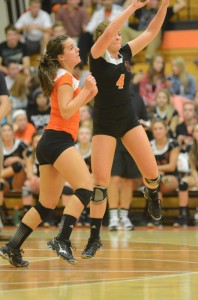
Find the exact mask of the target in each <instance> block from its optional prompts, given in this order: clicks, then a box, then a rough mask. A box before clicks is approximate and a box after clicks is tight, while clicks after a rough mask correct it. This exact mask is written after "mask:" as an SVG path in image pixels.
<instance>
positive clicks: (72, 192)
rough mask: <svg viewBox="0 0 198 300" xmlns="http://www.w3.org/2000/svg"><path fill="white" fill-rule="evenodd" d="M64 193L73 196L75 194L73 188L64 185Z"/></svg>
mask: <svg viewBox="0 0 198 300" xmlns="http://www.w3.org/2000/svg"><path fill="white" fill-rule="evenodd" d="M62 194H63V195H66V196H71V195H73V194H74V191H73V190H72V188H71V187H70V186H64V188H63V191H62Z"/></svg>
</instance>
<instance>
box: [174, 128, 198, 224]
mask: <svg viewBox="0 0 198 300" xmlns="http://www.w3.org/2000/svg"><path fill="white" fill-rule="evenodd" d="M192 137H193V144H192V147H191V150H190V152H189V160H190V167H191V171H190V174H189V176H185V177H183V178H182V179H181V181H180V184H179V216H178V218H177V220H176V221H175V223H174V224H173V226H174V227H180V226H187V224H188V203H189V192H188V190H189V188H193V187H194V188H196V189H198V124H196V125H195V126H194V127H193V131H192Z"/></svg>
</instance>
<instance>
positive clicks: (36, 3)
mask: <svg viewBox="0 0 198 300" xmlns="http://www.w3.org/2000/svg"><path fill="white" fill-rule="evenodd" d="M15 26H16V28H17V29H18V31H19V32H22V33H23V36H24V38H25V42H26V45H27V48H28V52H29V54H30V55H33V54H39V53H43V52H44V49H45V46H46V43H47V42H48V40H49V38H50V33H51V27H52V22H51V18H50V16H49V14H48V13H47V12H45V11H43V10H42V9H41V1H40V0H29V10H28V11H27V12H25V13H24V14H22V15H21V16H20V18H19V19H18V20H17V22H16V24H15Z"/></svg>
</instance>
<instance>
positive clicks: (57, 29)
mask: <svg viewBox="0 0 198 300" xmlns="http://www.w3.org/2000/svg"><path fill="white" fill-rule="evenodd" d="M62 34H66V30H65V28H64V25H63V22H61V21H57V22H56V23H54V25H53V26H52V32H51V36H52V38H53V37H55V36H58V35H62Z"/></svg>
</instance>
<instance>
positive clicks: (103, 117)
mask: <svg viewBox="0 0 198 300" xmlns="http://www.w3.org/2000/svg"><path fill="white" fill-rule="evenodd" d="M139 125H140V123H139V121H138V118H137V117H136V115H135V114H134V111H133V110H132V109H131V108H130V107H126V108H125V107H124V109H123V108H122V109H117V108H113V109H111V110H104V111H102V110H98V109H94V115H93V135H98V134H104V135H109V136H113V137H115V138H120V137H122V136H124V135H125V133H127V132H128V131H129V130H131V129H133V128H135V127H136V126H139Z"/></svg>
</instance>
